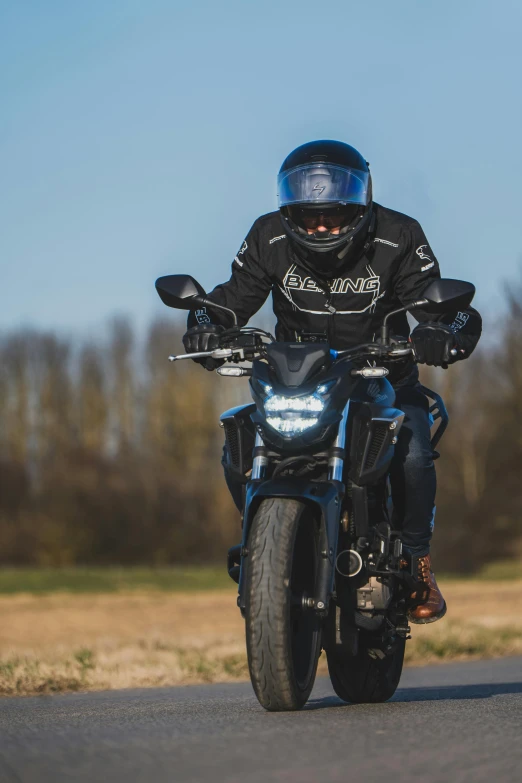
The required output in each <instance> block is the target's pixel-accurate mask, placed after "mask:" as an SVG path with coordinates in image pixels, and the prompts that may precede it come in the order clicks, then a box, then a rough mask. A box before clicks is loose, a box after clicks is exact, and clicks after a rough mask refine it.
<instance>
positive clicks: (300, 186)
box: [277, 163, 370, 207]
mask: <svg viewBox="0 0 522 783" xmlns="http://www.w3.org/2000/svg"><path fill="white" fill-rule="evenodd" d="M369 182H370V175H369V173H368V172H367V171H359V170H358V169H350V168H344V167H342V166H334V165H332V164H330V163H306V164H305V165H304V166H297V167H296V168H295V169H290V171H284V172H282V173H281V174H279V176H278V178H277V186H278V193H277V197H278V201H279V207H286V206H288V205H290V204H317V203H322V204H325V203H326V204H328V203H335V204H361V205H362V206H366V205H367V204H368V201H369Z"/></svg>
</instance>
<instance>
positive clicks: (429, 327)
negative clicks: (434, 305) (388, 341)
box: [410, 321, 456, 369]
mask: <svg viewBox="0 0 522 783" xmlns="http://www.w3.org/2000/svg"><path fill="white" fill-rule="evenodd" d="M410 339H411V341H412V343H413V347H414V350H415V358H416V360H417V361H418V362H420V364H428V365H432V366H434V367H443V368H444V369H447V367H448V365H449V364H453V362H454V361H455V360H456V359H455V356H453V355H452V354H451V350H452V348H455V345H456V339H455V334H454V333H453V332H452V331H451V329H450V327H449V326H446V324H442V323H439V322H436V321H435V322H434V321H427V322H426V323H423V324H419V325H418V326H416V327H415V329H414V330H413V332H412V333H411V338H410Z"/></svg>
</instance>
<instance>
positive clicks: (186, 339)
mask: <svg viewBox="0 0 522 783" xmlns="http://www.w3.org/2000/svg"><path fill="white" fill-rule="evenodd" d="M224 330H225V328H224V327H223V326H219V325H216V324H200V325H199V326H193V327H192V328H191V329H189V330H188V331H187V332H185V334H184V335H183V345H184V346H185V353H199V352H200V351H214V350H215V349H216V348H219V335H220V334H221V332H223V331H224ZM193 361H195V362H196V363H197V364H202V365H203V367H205V369H206V370H215V369H216V367H221V365H222V364H224V361H223V359H212V358H210V357H207V358H206V359H194V360H193Z"/></svg>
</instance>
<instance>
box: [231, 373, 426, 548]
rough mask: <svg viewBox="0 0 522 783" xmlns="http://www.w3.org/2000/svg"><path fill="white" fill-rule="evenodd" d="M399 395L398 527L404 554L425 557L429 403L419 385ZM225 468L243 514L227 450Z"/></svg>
mask: <svg viewBox="0 0 522 783" xmlns="http://www.w3.org/2000/svg"><path fill="white" fill-rule="evenodd" d="M396 394H397V397H396V401H395V406H396V407H397V408H399V409H400V410H402V411H404V413H405V417H404V422H403V425H402V427H401V431H400V433H399V439H398V442H397V446H396V447H395V456H394V458H393V461H392V465H391V470H390V481H391V487H392V497H393V505H394V515H395V519H394V527H396V529H398V530H401V531H402V544H403V548H404V551H405V552H407V553H408V554H410V555H414V556H421V555H425V554H427V553H428V552H429V549H430V541H431V536H432V531H433V515H434V511H435V492H436V489H437V478H436V475H435V465H434V464H433V449H432V448H431V442H430V441H431V436H430V418H429V403H428V399H427V398H426V396H425V395H424V394H423V393H422V392H421V391H420V390H419V388H418V384H416V385H409V386H408V385H407V386H402V387H399V388H398V389H396ZM223 467H224V469H225V479H226V482H227V485H228V488H229V490H230V494H231V495H232V498H233V500H234V503H235V504H236V506H237V507H238V509H239V510H240V511H241V510H242V508H241V506H242V489H241V484H239V483H237V481H234V479H233V478H232V477H231V476H230V474H229V472H228V470H227V455H226V447H225V449H224V453H223Z"/></svg>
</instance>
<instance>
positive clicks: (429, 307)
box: [156, 275, 475, 711]
mask: <svg viewBox="0 0 522 783" xmlns="http://www.w3.org/2000/svg"><path fill="white" fill-rule="evenodd" d="M156 288H157V291H158V293H159V295H160V297H161V299H162V301H163V302H164V303H165V304H166V305H168V306H169V307H175V308H178V309H186V310H190V309H195V308H196V307H200V306H205V307H212V308H215V309H218V310H227V309H226V308H223V307H222V306H218V305H215V304H214V303H212V302H211V301H209V300H208V299H206V296H205V292H204V290H203V289H202V288H201V286H200V285H199V284H198V283H197V282H196V281H195V280H194V279H193V278H192V277H190V276H188V275H169V276H167V277H161V278H159V279H158V280H157V281H156ZM474 293H475V289H474V287H473V286H472V285H471V284H470V283H465V282H462V281H458V280H435V281H433V282H431V283H430V284H429V285H428V287H427V288H426V290H425V291H424V294H423V298H422V299H420V300H418V301H416V302H412V303H411V304H410V305H409V306H408V307H404V308H401V309H400V310H396V311H394V312H393V313H390V314H389V315H388V316H386V318H385V320H384V323H383V325H382V328H381V331H380V336H379V338H378V339H377V340H376V341H375V342H372V343H368V344H364V345H359V346H356V347H354V348H350V349H349V350H346V351H334V350H331V349H330V346H329V345H328V343H325V342H314V341H313V339H314V338H313V337H311V338H310V339H311V341H306V340H305V341H303V342H295V343H285V342H275V341H274V338H273V337H272V336H271V335H270V334H268V333H267V332H265V331H263V330H261V329H255V328H251V327H243V328H238V326H237V318H236V316H235V314H234V313H233V312H232V311H231V310H227V312H228V314H229V315H230V319H231V322H233V323H234V326H233V327H232V328H230V329H228V330H226V331H224V332H223V333H222V334H221V335H220V347H219V348H218V349H216V350H214V351H208V352H205V353H197V354H182V355H179V356H171V357H169V358H170V360H171V361H177V360H180V359H190V358H203V357H212V358H214V359H221V360H224V364H222V366H220V367H218V369H217V372H218V373H219V374H220V375H222V376H227V377H238V376H243V375H248V376H250V387H251V392H252V397H253V399H254V402H253V403H251V404H249V405H243V406H240V407H238V408H233V409H232V410H229V411H226V412H225V413H223V415H222V416H221V425H222V426H223V428H224V431H225V437H226V446H227V448H226V455H227V459H228V472H229V475H230V476H231V477H232V478H234V479H235V480H236V481H237V482H238V483H240V484H241V485H242V486H243V500H244V502H243V515H242V528H243V536H242V541H241V544H239V545H238V546H235V547H232V549H230V550H229V553H228V570H229V574H230V576H231V577H232V578H233V579H234V580H235V581H237V582H238V584H239V594H238V606H239V608H240V610H241V613H242V615H243V616H244V618H245V621H246V642H247V653H248V665H249V670H250V677H251V680H252V685H253V687H254V691H255V693H256V695H257V698H258V699H259V702H260V703H261V704H262V706H263V707H265V709H267V710H273V711H279V710H297V709H300V708H301V707H303V706H304V704H305V703H306V701H307V699H308V697H309V695H310V692H311V690H312V687H313V684H314V680H315V676H316V670H317V661H318V658H319V655H320V653H321V649H324V650H325V651H326V656H327V660H328V670H329V673H330V678H331V681H332V685H333V687H334V690H335V692H336V693H337V695H338V696H339V697H340V698H341V699H343V700H345V701H350V702H382V701H386V700H387V699H389V698H390V697H391V696H392V695H393V694H394V692H395V690H396V688H397V686H398V684H399V680H400V676H401V672H402V666H403V660H404V650H405V644H406V640H407V639H408V638H409V631H410V628H409V626H408V619H407V613H408V610H409V608H410V607H411V605H412V604H411V598H410V597H411V595H412V592H414V591H415V589H416V587H417V589H418V588H419V585H418V583H417V581H416V579H415V575H414V574H413V573H411V571H410V570H408V569H407V568H405V567H404V560H403V559H402V557H401V554H402V545H401V538H400V532H399V531H397V530H395V529H394V527H393V522H394V516H393V506H392V501H391V495H390V489H389V469H390V463H391V460H392V457H393V453H394V446H395V444H396V443H397V438H398V435H399V432H400V428H401V424H402V421H403V419H404V414H403V412H402V411H400V410H398V409H397V408H395V407H394V403H395V393H394V390H393V388H392V386H391V384H390V383H389V382H388V380H387V379H386V375H387V374H388V370H387V369H386V368H385V367H381V366H379V362H380V361H381V363H382V361H384V360H385V361H386V362H390V361H393V360H400V359H404V357H405V356H407V355H408V354H410V353H411V352H412V347H411V344H410V343H408V342H405V341H397V340H396V339H391V337H390V333H389V326H388V322H389V319H390V317H391V316H393V315H395V314H397V313H399V312H404V311H406V310H410V311H412V310H415V309H419V308H422V309H423V310H424V311H428V312H433V313H437V312H445V311H447V310H448V309H456V310H457V309H459V310H463V309H465V308H466V307H468V306H469V304H470V302H471V300H472V299H473V296H474ZM230 362H236V363H237V362H251V363H252V364H251V367H244V366H243V367H241V366H230V365H229V364H228V363H230ZM424 391H425V393H426V395H427V396H428V397H429V398H430V399H431V400H432V405H431V408H430V412H431V414H432V417H433V420H434V421H437V420H438V424H437V427H436V428H435V429H436V431H435V434H434V435H433V439H432V446H433V448H435V446H436V445H437V442H438V440H440V437H441V436H442V433H443V432H444V429H445V428H446V426H447V421H448V417H447V413H446V410H445V408H444V404H443V402H442V400H441V398H440V397H439V396H438V395H437V394H435V393H434V392H432V391H430V390H429V389H424Z"/></svg>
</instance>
